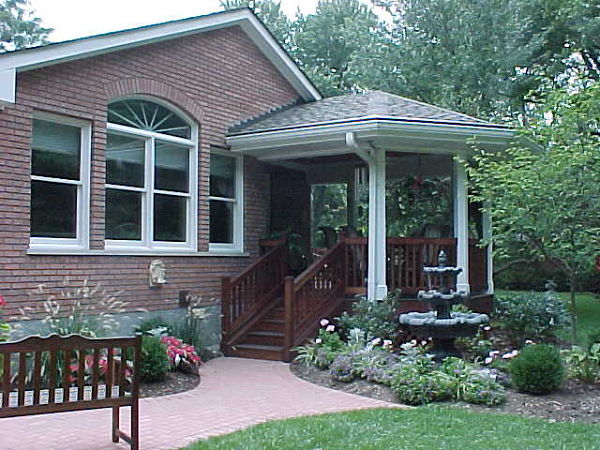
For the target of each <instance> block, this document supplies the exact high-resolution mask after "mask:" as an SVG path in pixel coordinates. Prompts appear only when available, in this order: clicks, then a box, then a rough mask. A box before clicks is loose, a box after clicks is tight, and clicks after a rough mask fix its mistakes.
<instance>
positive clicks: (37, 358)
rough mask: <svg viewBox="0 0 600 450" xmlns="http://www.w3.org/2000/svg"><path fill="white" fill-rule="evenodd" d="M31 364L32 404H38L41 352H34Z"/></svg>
mask: <svg viewBox="0 0 600 450" xmlns="http://www.w3.org/2000/svg"><path fill="white" fill-rule="evenodd" d="M33 364H34V366H33V404H34V405H38V404H39V403H40V390H41V388H42V352H35V355H34V357H33Z"/></svg>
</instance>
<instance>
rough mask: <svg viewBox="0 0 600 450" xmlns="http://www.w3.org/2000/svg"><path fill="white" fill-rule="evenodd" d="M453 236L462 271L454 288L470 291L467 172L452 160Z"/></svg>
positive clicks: (457, 258)
mask: <svg viewBox="0 0 600 450" xmlns="http://www.w3.org/2000/svg"><path fill="white" fill-rule="evenodd" d="M453 165H454V170H453V175H454V176H453V180H452V181H453V183H452V184H453V191H454V237H455V238H456V265H457V266H458V267H462V269H463V270H462V272H461V273H460V274H459V275H458V279H457V280H456V289H457V290H459V291H465V292H470V291H471V289H470V286H469V199H468V191H467V172H466V170H465V167H464V166H463V164H462V163H461V162H460V161H457V160H453Z"/></svg>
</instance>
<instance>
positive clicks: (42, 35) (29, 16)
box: [0, 0, 52, 52]
mask: <svg viewBox="0 0 600 450" xmlns="http://www.w3.org/2000/svg"><path fill="white" fill-rule="evenodd" d="M51 31H52V29H51V28H44V27H42V21H41V19H40V18H38V17H35V15H34V13H33V11H32V10H31V7H30V5H29V1H28V0H0V52H2V51H8V50H19V49H22V48H25V47H31V46H33V45H38V44H44V43H46V42H47V41H48V34H49V33H50V32H51Z"/></svg>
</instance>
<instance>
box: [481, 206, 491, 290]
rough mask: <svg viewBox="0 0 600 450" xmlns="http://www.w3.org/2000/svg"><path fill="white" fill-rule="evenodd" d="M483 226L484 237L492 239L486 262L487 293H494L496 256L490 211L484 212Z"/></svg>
mask: <svg viewBox="0 0 600 450" xmlns="http://www.w3.org/2000/svg"><path fill="white" fill-rule="evenodd" d="M481 227H482V228H483V238H484V239H486V240H488V239H489V241H490V243H489V244H488V247H487V255H486V257H487V258H486V262H487V293H488V294H493V293H494V258H493V250H494V248H493V244H492V240H491V239H490V238H491V237H492V218H491V217H490V215H489V214H488V213H483V217H482V224H481Z"/></svg>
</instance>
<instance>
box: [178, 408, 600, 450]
mask: <svg viewBox="0 0 600 450" xmlns="http://www.w3.org/2000/svg"><path fill="white" fill-rule="evenodd" d="M479 448H485V449H518V450H526V449H578V450H587V449H600V425H589V424H583V423H550V422H547V421H544V420H540V419H526V418H522V417H516V416H511V415H507V414H491V413H490V414H488V413H483V414H482V413H473V412H469V411H466V410H463V409H460V408H456V407H454V408H452V407H419V408H413V409H410V410H388V409H374V410H363V411H353V412H347V413H338V414H326V415H321V416H312V417H301V418H297V419H289V420H279V421H274V422H268V423H265V424H261V425H256V426H253V427H251V428H248V429H246V430H242V431H238V432H235V433H231V434H228V435H225V436H219V437H215V438H212V439H209V440H207V441H199V442H197V443H195V444H192V445H191V446H190V447H187V449H188V450H191V449H193V450H202V449H209V450H218V449H223V450H225V449H226V450H230V449H249V450H250V449H257V450H258V449H260V450H292V449H293V450H302V449H307V450H308V449H327V450H335V449H340V450H341V449H344V450H347V449H361V450H363V449H364V450H375V449H382V450H387V449H411V450H412V449H428V450H429V449H458V450H466V449H479Z"/></svg>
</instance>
